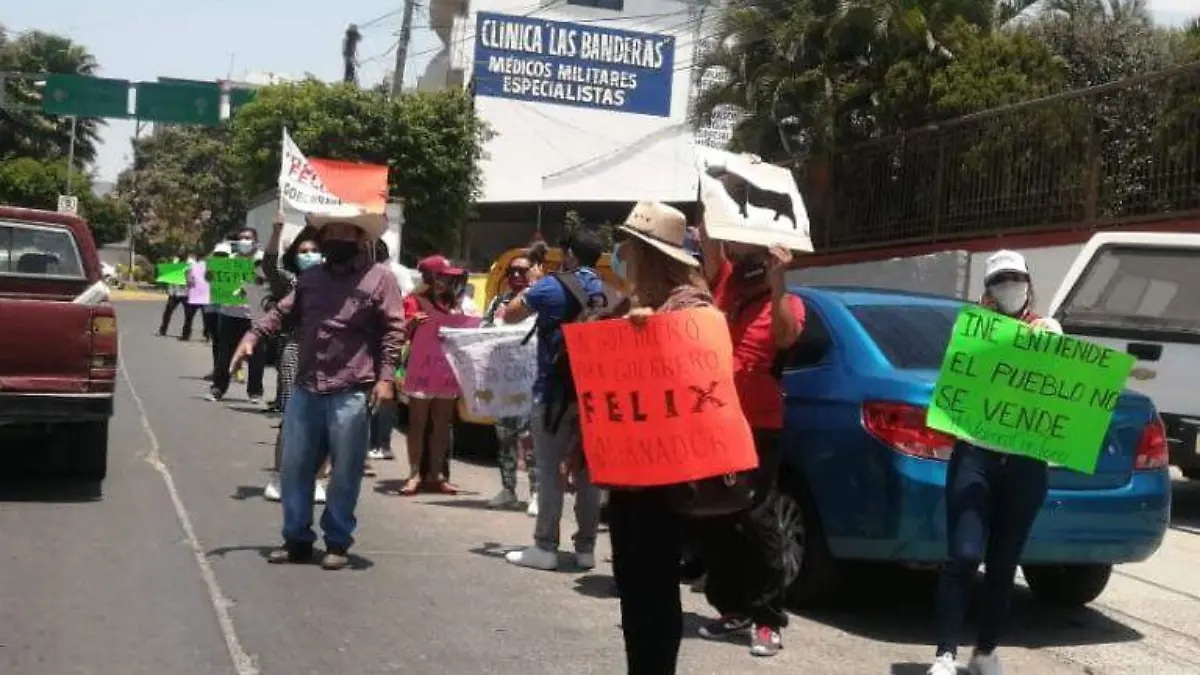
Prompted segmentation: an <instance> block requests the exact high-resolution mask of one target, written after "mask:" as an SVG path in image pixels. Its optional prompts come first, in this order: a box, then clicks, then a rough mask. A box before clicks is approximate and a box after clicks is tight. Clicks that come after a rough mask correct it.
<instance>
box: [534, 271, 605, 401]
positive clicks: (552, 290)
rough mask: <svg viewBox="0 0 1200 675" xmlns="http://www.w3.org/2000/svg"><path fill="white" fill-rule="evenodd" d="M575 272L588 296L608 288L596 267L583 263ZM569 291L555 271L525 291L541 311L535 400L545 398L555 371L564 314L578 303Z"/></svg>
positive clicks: (535, 308)
mask: <svg viewBox="0 0 1200 675" xmlns="http://www.w3.org/2000/svg"><path fill="white" fill-rule="evenodd" d="M573 273H574V274H575V276H576V278H577V279H579V285H580V286H582V287H583V290H584V292H585V293H587V295H588V297H591V296H594V295H600V294H601V293H603V292H604V282H603V281H601V280H600V275H598V274H596V270H593V269H592V268H590V267H580V268H578V269H576V270H574V272H573ZM569 295H570V291H568V290H567V289H566V287H565V286H563V284H562V282H561V281H559V280H558V279H555V278H554V276H553V275H551V276H545V277H542V278H541V279H539V280H538V281H537V283H535V284H534V285H533V286H530V287H529V290H528V291H526V292H525V304H526V305H527V306H528V307H529V309H531V310H533V311H534V312H537V322H536V326H537V338H538V346H537V380H536V381H534V383H533V400H534V401H538V402H540V401H541V400H542V397H543V395H544V394H545V393H546V389H547V388H548V386H549V384H550V378H551V377H552V376H553V375H554V372H553V371H554V355H555V354H557V353H558V351H559V345H561V344H562V340H563V336H562V322H563V315H564V314H565V313H566V312H567V309H568V308H569V307H571V308H573V307H574V306H575V304H576V303H575V300H574V299H571V298H569ZM578 311H582V309H581V308H580V309H578ZM572 318H574V315H573V316H572Z"/></svg>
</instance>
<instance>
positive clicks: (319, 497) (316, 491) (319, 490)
mask: <svg viewBox="0 0 1200 675" xmlns="http://www.w3.org/2000/svg"><path fill="white" fill-rule="evenodd" d="M313 503H314V504H324V503H325V482H324V481H317V485H316V487H314V488H313Z"/></svg>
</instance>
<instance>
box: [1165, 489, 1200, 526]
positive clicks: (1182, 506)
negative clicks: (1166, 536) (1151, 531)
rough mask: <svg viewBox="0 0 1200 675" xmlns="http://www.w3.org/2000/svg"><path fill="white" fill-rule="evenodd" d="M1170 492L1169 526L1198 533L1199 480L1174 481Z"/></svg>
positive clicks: (1199, 523) (1199, 512)
mask: <svg viewBox="0 0 1200 675" xmlns="http://www.w3.org/2000/svg"><path fill="white" fill-rule="evenodd" d="M1171 493H1172V494H1171V527H1172V528H1173V529H1177V530H1183V531H1186V532H1192V533H1194V534H1200V481H1195V480H1187V479H1186V478H1185V479H1183V480H1177V481H1174V482H1173V484H1172V485H1171Z"/></svg>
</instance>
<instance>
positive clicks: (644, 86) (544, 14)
mask: <svg viewBox="0 0 1200 675" xmlns="http://www.w3.org/2000/svg"><path fill="white" fill-rule="evenodd" d="M429 11H430V18H431V24H432V25H433V26H434V30H435V32H436V34H437V36H438V38H439V39H441V41H442V43H443V49H442V50H441V52H440V53H438V54H437V55H436V56H435V57H434V58H433V59H432V61H431V62H430V63H429V65H428V67H427V68H426V70H425V72H424V74H423V75H422V76H421V78H420V80H419V83H418V88H419V89H421V90H426V91H430V90H439V89H444V88H449V87H463V88H469V89H470V90H471V91H473V92H474V95H475V109H476V112H477V114H478V115H479V116H480V117H481V118H482V119H483V120H484V121H485V122H486V123H487V124H488V125H489V127H490V128H491V131H492V133H493V134H494V137H493V138H492V139H491V140H490V141H488V143H487V145H486V146H485V156H484V159H483V160H482V166H481V168H482V171H483V194H482V195H481V197H480V199H479V205H478V210H479V214H480V221H481V222H480V223H477V224H476V225H475V226H474V227H472V228H469V230H468V239H469V240H473V243H477V242H479V241H481V238H483V239H493V240H495V241H493V242H492V243H491V244H489V245H487V246H484V248H485V249H489V250H487V251H473V252H472V256H471V257H473V258H481V257H482V258H486V257H487V256H488V255H491V254H492V253H495V252H498V251H499V250H503V248H506V247H509V246H515V245H523V244H524V243H525V241H527V237H528V235H529V234H531V233H532V229H529V228H532V227H533V226H534V225H535V222H536V225H537V229H541V227H542V226H543V225H546V226H549V228H550V230H553V226H554V225H555V224H556V223H557V222H561V214H562V212H563V210H564V209H566V208H571V209H573V210H576V211H579V212H580V213H583V214H584V216H585V219H586V220H588V221H589V222H591V221H597V220H612V219H613V218H615V217H617V216H614V215H613V214H615V213H616V212H617V211H619V210H620V209H627V208H628V206H629V205H631V204H632V203H633V202H636V201H638V200H642V199H654V200H661V201H666V202H675V203H683V202H690V201H693V200H694V199H695V195H696V169H695V166H696V164H695V158H696V138H697V134H696V133H695V131H694V130H693V126H692V124H691V122H690V121H689V112H690V108H691V101H692V98H693V97H694V95H695V94H696V89H697V86H698V85H699V78H697V77H695V72H696V71H695V68H694V65H695V63H694V59H695V58H696V56H697V48H698V47H699V46H700V45H702V44H705V43H706V42H708V41H710V40H711V36H712V34H713V33H714V31H715V28H716V25H717V20H718V18H719V14H718V12H719V6H718V4H717V3H716V2H711V3H710V2H706V1H704V0H694V1H692V0H683V1H681V0H548V1H544V2H540V3H538V2H531V0H431V2H430V6H429ZM720 137H721V134H720V133H718V134H716V138H717V139H718V141H717V142H719V139H720ZM701 138H702V140H704V141H706V142H708V143H710V144H711V143H712V142H713V138H714V135H713V133H712V132H711V131H708V132H704V133H703V134H701ZM522 205H524V206H525V208H522ZM589 205H591V206H589ZM602 205H608V207H609V208H607V209H605V208H603V207H602ZM591 207H595V208H594V209H592V213H588V210H589V208H591ZM518 222H520V223H522V224H524V225H527V226H528V227H522V226H518V227H515V229H514V228H508V227H504V226H503V224H504V223H508V224H510V225H516V224H517V223H518ZM527 229H528V231H526V230H527ZM475 248H478V247H475Z"/></svg>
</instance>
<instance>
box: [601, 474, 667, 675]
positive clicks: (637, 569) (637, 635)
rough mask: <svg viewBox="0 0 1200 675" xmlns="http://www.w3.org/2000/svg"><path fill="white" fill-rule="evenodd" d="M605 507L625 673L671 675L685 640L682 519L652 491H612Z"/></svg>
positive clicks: (657, 491) (660, 492) (660, 495)
mask: <svg viewBox="0 0 1200 675" xmlns="http://www.w3.org/2000/svg"><path fill="white" fill-rule="evenodd" d="M608 509H609V510H608V518H609V525H608V533H609V537H610V538H611V539H612V556H613V577H614V579H615V580H616V582H617V594H618V595H619V596H620V598H621V632H622V634H623V635H624V637H625V662H626V664H627V670H626V672H627V673H628V675H675V665H676V661H677V660H678V658H679V643H680V640H681V639H682V638H683V608H682V606H681V605H680V599H679V557H680V555H681V554H682V552H683V538H684V533H683V530H684V526H685V523H684V519H683V518H681V517H680V516H677V515H676V514H675V513H674V512H673V511H672V510H671V509H670V508H669V507H668V505H667V500H666V499H665V498H664V496H663V494H662V491H661V490H654V489H648V490H638V491H625V490H612V491H611V492H609V497H608Z"/></svg>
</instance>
